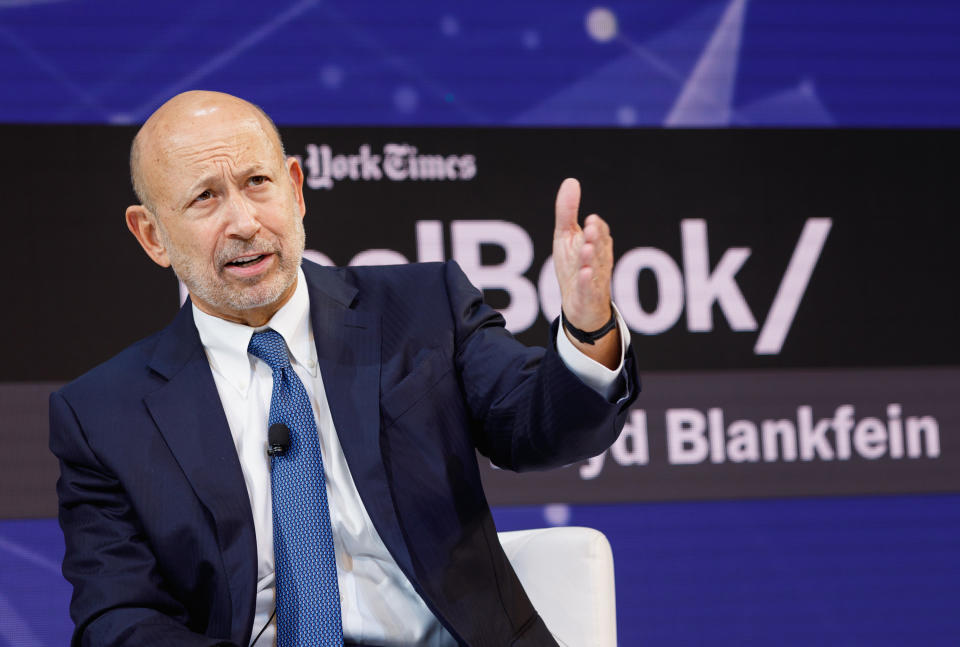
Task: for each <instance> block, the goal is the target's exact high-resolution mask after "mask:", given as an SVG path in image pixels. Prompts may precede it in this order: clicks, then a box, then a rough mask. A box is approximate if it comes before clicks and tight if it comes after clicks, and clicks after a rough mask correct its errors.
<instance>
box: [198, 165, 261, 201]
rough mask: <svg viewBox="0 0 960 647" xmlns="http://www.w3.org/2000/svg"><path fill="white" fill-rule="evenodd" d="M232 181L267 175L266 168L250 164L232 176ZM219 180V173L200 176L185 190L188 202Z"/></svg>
mask: <svg viewBox="0 0 960 647" xmlns="http://www.w3.org/2000/svg"><path fill="white" fill-rule="evenodd" d="M232 175H233V178H234V179H238V180H242V179H244V178H248V177H250V176H252V175H267V171H266V166H265V165H264V164H259V163H257V164H251V165H249V166H246V167H244V168H243V169H241V170H240V171H239V172H237V173H234V174H232ZM219 180H220V174H219V173H208V174H207V175H204V176H202V177H201V178H200V179H199V180H197V181H196V182H194V183H193V184H191V185H190V188H189V189H187V194H188V196H189V197H188V198H187V199H188V200H191V201H192V200H193V198H195V197H196V196H197V195H199V194H200V193H202V192H203V191H206V189H207V187H209V186H211V185H212V184H216V183H217V182H219Z"/></svg>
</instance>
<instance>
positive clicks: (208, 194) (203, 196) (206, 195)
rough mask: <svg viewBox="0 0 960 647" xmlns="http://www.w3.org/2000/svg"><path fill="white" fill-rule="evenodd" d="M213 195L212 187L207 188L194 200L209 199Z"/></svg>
mask: <svg viewBox="0 0 960 647" xmlns="http://www.w3.org/2000/svg"><path fill="white" fill-rule="evenodd" d="M212 197H213V194H212V193H211V192H210V189H207V190H206V191H204V192H203V193H201V194H200V195H198V196H197V197H196V199H195V200H194V201H195V202H203V201H204V200H209V199H210V198H212Z"/></svg>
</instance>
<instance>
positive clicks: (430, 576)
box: [50, 92, 637, 646]
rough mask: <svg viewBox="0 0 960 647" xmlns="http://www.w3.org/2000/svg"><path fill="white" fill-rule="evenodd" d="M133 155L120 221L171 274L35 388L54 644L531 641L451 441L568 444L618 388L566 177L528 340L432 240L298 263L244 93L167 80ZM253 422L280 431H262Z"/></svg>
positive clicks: (542, 463) (577, 446)
mask: <svg viewBox="0 0 960 647" xmlns="http://www.w3.org/2000/svg"><path fill="white" fill-rule="evenodd" d="M131 173H132V177H133V182H134V187H135V189H136V191H137V194H138V197H139V198H140V199H141V202H142V204H139V205H135V206H131V207H129V208H128V209H127V214H126V219H127V225H128V227H129V228H130V231H131V232H132V233H133V235H134V236H135V237H136V238H137V240H138V241H139V243H140V244H141V245H142V247H143V249H144V251H146V253H147V254H148V255H149V256H150V258H151V259H153V260H154V261H155V262H156V263H158V264H160V265H162V266H172V267H173V269H174V271H175V272H176V273H177V276H178V277H179V278H180V279H181V280H182V281H183V283H184V284H185V285H186V286H187V288H188V290H189V292H190V300H189V301H188V303H187V304H185V305H184V307H183V308H182V309H181V311H180V313H179V314H178V316H177V318H176V319H175V320H174V322H173V323H172V324H170V326H168V327H167V328H166V329H164V330H162V331H161V332H159V333H157V334H156V335H154V336H152V337H149V338H147V339H145V340H143V341H141V342H139V343H138V344H135V345H134V346H132V347H131V348H128V349H127V350H125V351H124V352H122V353H121V354H120V355H118V356H117V357H115V358H113V359H112V360H110V361H109V362H107V363H105V364H103V365H101V366H99V367H97V368H96V369H94V370H93V371H91V372H90V373H88V374H87V375H85V376H83V377H81V378H80V379H78V380H77V381H75V382H74V383H72V384H70V385H68V386H66V387H64V389H62V390H61V391H60V392H58V393H55V394H54V395H53V396H52V397H51V440H50V443H51V449H52V450H53V451H54V453H55V454H56V455H57V456H58V458H59V459H60V464H61V478H60V480H59V481H58V486H57V487H58V494H59V498H60V523H61V526H62V527H63V530H64V535H65V538H66V555H65V557H64V566H63V570H64V575H65V576H66V577H67V579H69V580H70V581H71V582H72V583H73V585H74V596H73V600H72V603H71V615H72V616H73V619H74V621H75V622H76V631H75V634H74V644H76V645H80V644H83V645H87V644H89V645H157V644H173V645H216V644H226V645H246V644H249V643H250V642H251V640H260V641H262V642H257V644H272V641H273V640H274V632H278V633H279V634H280V640H279V641H278V644H281V645H283V644H298V643H299V644H321V643H320V641H321V639H322V640H323V641H325V642H323V644H340V643H341V642H342V641H344V640H345V641H347V643H348V644H368V645H408V644H423V645H448V644H455V643H459V644H466V645H491V646H492V645H507V644H513V645H543V644H555V643H554V642H553V640H552V638H551V637H550V635H549V632H548V631H547V630H546V628H545V627H544V625H543V623H542V621H540V619H539V617H538V616H537V614H536V612H535V610H534V609H533V608H532V606H531V605H530V602H529V600H528V599H527V597H526V595H525V594H524V592H523V589H522V587H521V586H520V584H519V581H518V580H517V578H516V575H515V574H514V573H513V570H512V569H511V567H510V565H509V563H508V561H507V559H506V557H505V556H504V554H503V551H502V550H501V548H500V546H499V543H498V542H497V537H496V529H495V528H494V525H493V522H492V519H491V516H490V512H489V508H488V507H487V503H486V500H485V498H484V496H483V492H482V489H481V485H480V477H479V471H478V467H477V463H476V457H475V449H478V450H479V451H480V452H482V453H484V454H485V455H487V456H489V457H490V458H491V460H493V461H494V462H495V463H496V464H498V465H500V466H503V467H506V468H510V469H531V468H546V467H554V466H559V465H563V464H566V463H570V462H572V461H575V460H579V459H582V458H586V457H588V456H591V455H595V454H597V453H599V452H600V451H602V450H603V449H604V448H605V447H607V446H608V445H609V444H610V443H611V442H612V441H613V440H614V439H615V438H616V436H617V434H618V433H619V430H620V427H621V426H622V424H623V419H624V416H625V413H626V410H627V408H628V406H629V403H630V402H631V401H632V399H633V398H634V397H635V396H636V392H637V378H636V375H635V369H634V368H633V364H632V358H631V354H630V352H629V351H628V348H627V346H628V343H629V340H628V338H627V335H628V333H627V331H626V329H625V327H623V325H622V323H619V324H618V325H614V323H613V322H614V316H613V314H612V306H611V302H610V291H609V283H610V273H611V270H612V264H613V254H612V240H611V239H610V235H609V230H608V227H607V225H606V224H605V223H604V222H603V221H602V220H601V219H600V218H599V217H597V216H595V215H592V216H590V217H588V218H587V219H586V221H585V226H584V228H583V229H581V228H580V227H579V225H578V224H577V208H578V203H579V186H578V185H577V183H576V181H574V180H567V181H565V182H564V184H563V185H562V186H561V188H560V192H559V194H558V196H557V227H556V233H555V237H554V260H555V263H556V267H557V275H558V279H559V281H560V286H561V293H562V298H563V311H564V313H565V316H566V318H567V322H566V324H565V325H564V327H563V329H562V330H558V329H557V328H555V329H554V335H555V337H554V338H555V339H556V343H555V344H554V345H555V346H556V347H555V348H550V349H547V350H543V349H528V348H525V347H523V346H522V345H520V344H518V343H517V342H516V341H515V340H513V339H512V338H511V337H510V336H509V334H507V333H506V332H505V330H504V329H503V322H502V319H501V318H500V317H499V315H497V314H496V313H495V312H494V311H493V310H491V309H490V308H489V307H487V306H485V305H484V304H483V303H482V301H481V300H480V295H479V293H478V291H477V290H476V289H475V288H473V287H472V286H470V284H469V283H468V282H467V281H466V279H465V277H464V276H463V274H462V272H460V270H459V268H457V267H456V265H455V264H452V263H448V264H424V265H410V266H401V267H393V268H341V269H331V268H322V267H319V266H316V265H313V264H311V263H307V262H304V263H302V264H301V253H302V251H303V246H304V229H303V224H302V221H303V217H304V214H305V211H306V209H305V206H304V200H303V191H302V185H303V173H302V171H301V169H300V165H299V163H298V162H297V160H296V159H294V158H286V157H285V156H284V154H283V149H282V144H281V142H280V139H279V135H278V134H277V132H276V129H275V127H274V126H273V124H272V122H271V121H270V120H269V118H268V117H267V116H266V115H265V114H264V113H263V112H262V111H260V110H259V109H258V108H256V107H255V106H253V105H251V104H249V103H247V102H245V101H243V100H241V99H238V98H236V97H231V96H229V95H224V94H219V93H212V92H188V93H185V94H182V95H178V96H177V97H174V98H173V99H171V100H170V101H168V102H167V103H166V104H164V105H163V106H162V107H161V108H160V109H158V110H157V112H156V113H154V114H153V115H152V116H151V117H150V119H148V120H147V122H146V123H145V124H144V126H143V128H142V129H141V131H140V132H139V133H138V135H137V137H136V139H135V141H134V145H133V147H132V151H131ZM618 321H619V320H618ZM561 356H562V357H561ZM624 357H626V361H624ZM297 407H299V409H298V408H297ZM276 421H281V422H283V423H286V425H287V427H285V428H286V429H287V430H288V431H289V433H290V434H291V436H292V442H291V441H286V443H285V444H284V442H283V441H277V443H276V449H277V450H278V454H276V455H273V456H271V457H268V455H267V449H268V447H267V426H268V422H269V423H271V424H272V423H274V422H276ZM305 430H306V431H305ZM272 433H273V432H272V431H271V434H272ZM318 442H319V445H317V443H318ZM271 444H274V441H271ZM311 447H313V449H311ZM287 450H289V452H287ZM288 454H289V455H288ZM304 456H313V457H314V458H313V459H307V461H308V463H309V461H310V460H313V461H314V463H316V465H314V466H313V467H310V465H309V464H308V466H307V467H304V463H303V462H302V459H304ZM291 457H293V458H296V459H297V461H300V462H296V461H294V460H293V458H291ZM244 486H245V487H244ZM291 497H292V498H291ZM318 537H319V539H318ZM301 551H303V552H301ZM303 569H307V571H309V573H308V574H307V575H304V573H303ZM310 569H314V570H310ZM275 592H276V596H275ZM275 600H276V603H275ZM275 606H276V608H275ZM274 611H276V617H277V619H276V621H275V622H272V621H271V619H272V617H273V616H274V613H273V612H274ZM264 628H266V630H267V632H266V633H265V634H264V635H263V636H262V637H261V638H259V639H258V638H256V636H257V633H258V632H260V631H261V630H262V629H264ZM311 632H314V633H311ZM341 632H342V634H341ZM319 634H323V637H322V638H321V637H320V636H319ZM314 635H316V636H317V637H311V636H314Z"/></svg>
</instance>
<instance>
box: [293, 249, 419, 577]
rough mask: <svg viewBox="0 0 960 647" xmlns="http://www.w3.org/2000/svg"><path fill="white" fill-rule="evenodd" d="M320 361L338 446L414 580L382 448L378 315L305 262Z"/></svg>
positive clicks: (383, 535) (376, 522) (328, 272)
mask: <svg viewBox="0 0 960 647" xmlns="http://www.w3.org/2000/svg"><path fill="white" fill-rule="evenodd" d="M303 269H304V274H305V276H306V277H307V285H308V286H309V288H310V316H311V320H312V323H313V337H314V341H315V343H316V347H317V360H318V363H319V366H320V374H321V375H322V377H323V385H324V390H325V391H326V395H327V401H328V403H329V404H330V411H331V413H332V414H333V421H334V424H335V425H336V428H337V436H338V438H339V439H340V446H341V447H342V448H343V453H344V455H345V456H346V458H347V464H348V465H349V466H350V473H351V475H352V476H353V481H354V483H355V484H356V487H357V491H358V492H359V493H360V498H361V499H362V500H363V505H364V506H365V507H366V509H367V513H368V514H369V516H370V519H371V521H373V525H374V526H375V527H376V529H377V533H379V535H380V538H381V539H382V540H383V543H384V545H386V547H387V549H388V550H389V551H390V554H391V555H392V556H393V558H394V559H395V560H396V562H397V564H398V565H399V566H400V568H401V569H402V570H403V571H404V573H406V574H407V577H409V578H411V579H413V577H414V575H413V566H412V562H411V559H410V554H409V552H408V549H407V544H406V542H405V541H404V539H403V534H402V532H401V530H400V523H399V521H398V519H397V515H396V511H395V509H394V505H393V495H392V494H391V491H390V484H389V483H388V481H387V474H386V470H385V468H384V464H383V454H382V452H381V449H380V318H379V315H378V314H377V313H376V312H365V311H363V310H362V309H361V308H359V307H357V302H358V300H359V299H358V298H357V289H356V288H354V287H352V286H350V285H348V284H347V283H345V282H344V281H343V280H342V279H341V278H340V277H339V276H337V274H336V273H335V272H334V271H332V270H327V269H323V268H318V267H316V266H311V265H309V264H307V263H304V266H303Z"/></svg>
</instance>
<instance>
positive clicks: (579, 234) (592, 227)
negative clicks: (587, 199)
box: [553, 178, 620, 368]
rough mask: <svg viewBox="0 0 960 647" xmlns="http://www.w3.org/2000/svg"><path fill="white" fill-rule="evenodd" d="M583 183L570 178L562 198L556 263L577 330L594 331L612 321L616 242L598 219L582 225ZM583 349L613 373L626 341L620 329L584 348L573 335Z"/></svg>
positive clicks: (558, 210)
mask: <svg viewBox="0 0 960 647" xmlns="http://www.w3.org/2000/svg"><path fill="white" fill-rule="evenodd" d="M579 208H580V183H579V182H578V181H577V180H575V179H573V178H567V179H566V180H564V181H563V184H561V185H560V190H559V191H558V192H557V204H556V225H555V228H554V231H553V262H554V266H555V268H556V272H557V281H558V282H559V283H560V296H561V301H562V304H563V312H564V314H565V315H566V317H567V320H568V321H569V322H570V324H571V325H573V326H575V327H576V328H579V329H581V330H585V331H594V330H597V329H599V328H601V327H603V325H604V324H606V323H607V321H608V320H609V319H610V315H611V309H610V276H611V274H612V273H613V238H611V237H610V227H609V226H608V225H607V223H606V222H605V221H604V220H603V218H601V217H600V216H598V215H596V214H591V215H589V216H587V218H586V220H584V223H583V227H580V225H579V223H578V222H577V212H578V209H579ZM568 337H570V340H571V341H572V342H573V343H574V345H575V346H577V348H579V349H580V350H581V351H582V352H584V353H586V354H587V355H589V356H590V357H592V358H593V359H595V360H596V361H598V362H600V363H602V364H605V365H606V366H608V367H610V368H614V367H616V366H617V365H618V364H619V362H620V357H619V355H620V336H619V333H618V332H617V330H616V329H614V330H613V331H611V332H610V333H609V334H607V335H605V336H604V337H602V338H600V339H599V340H597V342H596V343H595V344H592V345H591V344H582V343H580V342H578V341H577V340H576V339H574V338H573V337H572V336H571V335H568Z"/></svg>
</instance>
